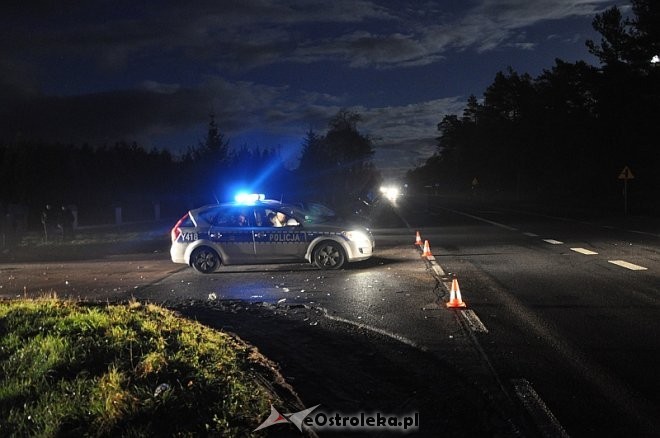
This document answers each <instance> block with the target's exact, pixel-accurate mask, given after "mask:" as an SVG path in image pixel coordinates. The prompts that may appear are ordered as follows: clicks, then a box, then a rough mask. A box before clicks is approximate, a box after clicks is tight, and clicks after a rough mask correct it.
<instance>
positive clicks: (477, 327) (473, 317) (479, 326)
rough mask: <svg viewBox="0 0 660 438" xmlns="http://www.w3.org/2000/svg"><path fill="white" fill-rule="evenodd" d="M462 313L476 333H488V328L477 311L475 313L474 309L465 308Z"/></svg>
mask: <svg viewBox="0 0 660 438" xmlns="http://www.w3.org/2000/svg"><path fill="white" fill-rule="evenodd" d="M461 315H463V318H464V319H465V322H466V323H467V325H468V327H470V330H472V331H473V332H476V333H488V329H487V328H486V326H485V325H484V323H483V322H481V320H480V319H479V317H478V316H477V314H476V313H474V312H473V311H472V310H470V309H468V310H463V311H462V312H461Z"/></svg>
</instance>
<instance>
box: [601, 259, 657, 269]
mask: <svg viewBox="0 0 660 438" xmlns="http://www.w3.org/2000/svg"><path fill="white" fill-rule="evenodd" d="M608 262H610V263H612V264H613V265H617V266H621V267H623V268H626V269H630V270H631V271H646V270H647V269H648V268H645V267H644V266H639V265H635V264H633V263H628V262H626V261H625V260H608Z"/></svg>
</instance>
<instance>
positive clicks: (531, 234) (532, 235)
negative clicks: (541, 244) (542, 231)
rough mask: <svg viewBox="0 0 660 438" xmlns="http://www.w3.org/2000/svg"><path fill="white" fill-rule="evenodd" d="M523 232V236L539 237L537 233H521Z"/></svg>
mask: <svg viewBox="0 0 660 438" xmlns="http://www.w3.org/2000/svg"><path fill="white" fill-rule="evenodd" d="M523 234H524V235H525V236H527V237H539V235H538V234H534V233H529V232H528V233H523Z"/></svg>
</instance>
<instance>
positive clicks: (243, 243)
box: [170, 195, 375, 274]
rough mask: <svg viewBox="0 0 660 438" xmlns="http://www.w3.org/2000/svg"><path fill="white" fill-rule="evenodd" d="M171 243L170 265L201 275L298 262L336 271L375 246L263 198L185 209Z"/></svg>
mask: <svg viewBox="0 0 660 438" xmlns="http://www.w3.org/2000/svg"><path fill="white" fill-rule="evenodd" d="M171 240H172V246H171V249H170V255H171V257H172V261H173V262H174V263H185V264H187V265H189V266H192V267H193V268H194V269H195V270H196V271H198V272H201V273H204V274H208V273H211V272H214V271H215V270H216V269H217V268H218V267H219V266H220V265H221V264H222V265H239V264H242V265H246V264H260V263H287V262H301V261H307V262H309V263H313V264H314V265H316V266H317V267H319V268H320V269H339V268H341V267H342V266H344V264H345V263H346V262H356V261H360V260H366V259H368V258H369V257H371V255H372V253H373V250H374V245H375V243H374V238H373V236H372V234H371V232H370V231H369V230H368V229H367V228H364V227H361V226H357V225H356V226H349V225H347V224H342V223H341V222H338V221H337V219H336V217H332V216H331V215H326V214H318V213H314V212H311V211H309V210H307V209H305V208H304V207H301V206H297V205H289V204H283V203H281V202H278V201H273V200H266V199H264V196H263V195H246V196H242V197H237V199H236V201H235V202H231V203H224V204H216V205H207V206H204V207H200V208H197V209H194V210H190V211H189V212H188V213H186V214H185V215H184V216H183V217H182V218H181V219H180V220H179V221H178V222H177V223H176V225H175V226H174V228H172V232H171Z"/></svg>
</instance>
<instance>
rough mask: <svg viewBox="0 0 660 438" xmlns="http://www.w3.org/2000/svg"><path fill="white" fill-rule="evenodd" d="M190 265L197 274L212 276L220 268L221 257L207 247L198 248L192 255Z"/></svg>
mask: <svg viewBox="0 0 660 438" xmlns="http://www.w3.org/2000/svg"><path fill="white" fill-rule="evenodd" d="M190 265H191V266H192V267H193V268H194V269H195V271H197V272H201V273H202V274H210V273H211V272H214V271H215V270H216V269H218V266H220V257H219V256H218V253H217V252H215V251H214V250H212V249H211V248H208V247H206V246H200V247H199V248H196V249H195V250H194V251H193V252H192V254H191V255H190Z"/></svg>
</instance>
